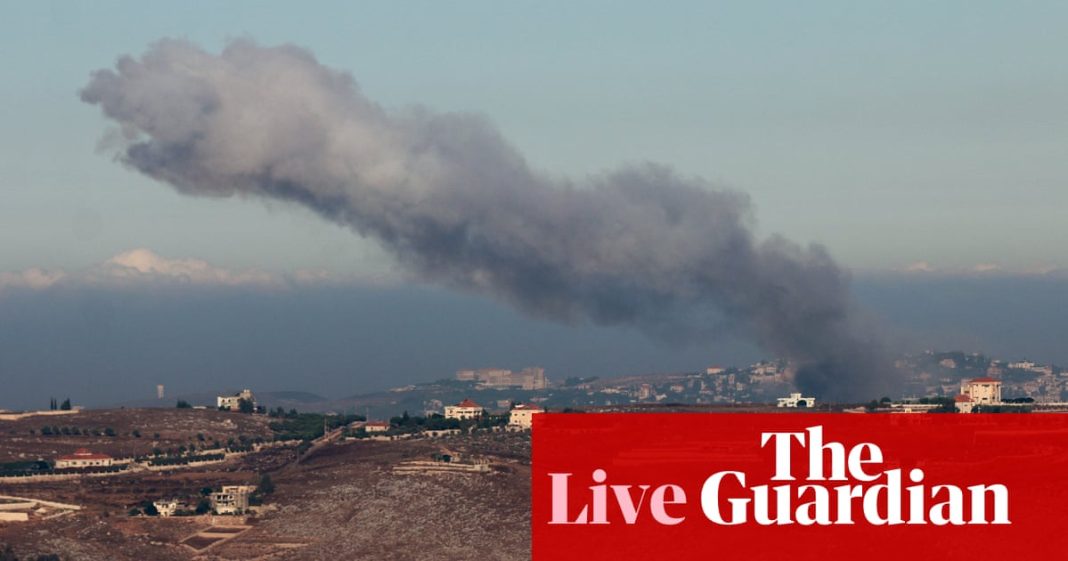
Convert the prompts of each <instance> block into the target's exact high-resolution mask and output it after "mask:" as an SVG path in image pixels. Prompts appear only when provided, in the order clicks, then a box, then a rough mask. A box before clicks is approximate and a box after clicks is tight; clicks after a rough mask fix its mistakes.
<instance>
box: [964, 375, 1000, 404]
mask: <svg viewBox="0 0 1068 561" xmlns="http://www.w3.org/2000/svg"><path fill="white" fill-rule="evenodd" d="M960 393H961V395H966V396H968V397H970V398H971V400H972V403H973V404H974V405H999V404H1000V403H1001V380H998V379H995V378H975V379H973V380H968V381H967V382H964V383H962V384H961V386H960Z"/></svg>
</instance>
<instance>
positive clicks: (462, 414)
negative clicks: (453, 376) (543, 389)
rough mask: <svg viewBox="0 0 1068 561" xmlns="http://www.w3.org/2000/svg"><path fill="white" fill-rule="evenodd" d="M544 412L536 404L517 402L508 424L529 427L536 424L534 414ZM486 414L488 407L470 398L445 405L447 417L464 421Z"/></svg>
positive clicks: (519, 427) (509, 413)
mask: <svg viewBox="0 0 1068 561" xmlns="http://www.w3.org/2000/svg"><path fill="white" fill-rule="evenodd" d="M544 412H545V409H543V408H542V407H539V406H537V405H534V404H530V403H519V404H516V405H514V406H512V408H511V409H510V410H509V411H508V426H509V427H512V428H516V429H529V428H531V427H532V426H533V425H534V415H537V414H538V413H544ZM485 414H486V409H485V408H484V407H482V406H481V405H479V404H477V403H475V402H474V401H471V399H469V398H468V399H464V400H463V401H461V402H460V403H457V404H456V405H446V406H445V418H446V419H457V420H460V421H464V420H470V419H479V418H481V417H482V416H483V415H485Z"/></svg>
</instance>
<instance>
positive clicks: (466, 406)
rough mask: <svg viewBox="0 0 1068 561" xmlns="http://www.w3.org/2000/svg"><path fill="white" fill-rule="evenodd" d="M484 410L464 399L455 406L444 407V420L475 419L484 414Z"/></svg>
mask: <svg viewBox="0 0 1068 561" xmlns="http://www.w3.org/2000/svg"><path fill="white" fill-rule="evenodd" d="M485 412H486V411H485V409H483V408H482V406H481V405H479V404H477V403H475V402H474V401H471V400H470V399H465V400H463V401H461V402H460V403H457V404H456V405H446V406H445V418H446V419H460V420H461V421H462V420H464V419H477V418H479V417H481V416H482V414H483V413H485Z"/></svg>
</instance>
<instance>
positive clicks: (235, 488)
mask: <svg viewBox="0 0 1068 561" xmlns="http://www.w3.org/2000/svg"><path fill="white" fill-rule="evenodd" d="M255 490H256V486H255V485H223V487H222V490H220V491H219V492H218V493H212V494H211V508H212V509H213V510H214V511H215V512H216V513H217V514H244V513H245V511H247V510H248V498H249V496H250V495H252V493H253V492H254V491H255Z"/></svg>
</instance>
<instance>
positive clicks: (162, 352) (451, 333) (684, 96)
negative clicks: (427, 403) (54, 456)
mask: <svg viewBox="0 0 1068 561" xmlns="http://www.w3.org/2000/svg"><path fill="white" fill-rule="evenodd" d="M0 13H3V18H0V76H3V77H4V79H3V87H0V123H3V127H0V351H2V352H0V378H5V377H6V378H10V379H15V381H16V384H15V385H14V386H12V388H13V389H12V388H9V389H12V391H10V392H8V394H7V395H6V396H4V400H5V402H4V403H0V407H3V406H8V407H11V406H32V405H36V404H39V403H43V399H44V397H45V396H47V395H50V394H49V393H48V392H50V391H53V390H54V388H55V387H56V386H57V385H58V386H61V387H67V388H71V389H72V391H73V392H74V393H75V394H76V395H75V396H74V397H75V399H76V401H84V402H87V403H96V404H103V403H109V402H114V401H115V400H117V399H120V398H122V399H125V398H133V397H137V396H142V395H153V394H154V391H155V384H157V383H166V384H167V385H168V388H174V389H175V390H177V391H193V390H200V389H204V388H205V387H208V386H212V385H215V386H219V388H209V389H220V388H223V387H239V386H242V387H243V385H244V384H253V385H255V386H256V387H257V388H264V389H308V390H310V391H320V392H325V393H330V394H334V395H347V394H349V393H356V392H358V391H362V390H367V389H377V388H381V387H388V386H390V385H394V384H396V383H402V382H404V383H406V382H410V381H420V380H429V379H435V378H440V377H442V376H448V375H449V373H450V372H451V371H452V370H453V369H455V368H460V367H465V368H467V367H480V366H503V367H512V368H519V367H523V366H526V365H529V364H534V363H538V364H542V365H545V366H547V367H548V368H549V369H550V375H552V376H557V377H566V376H567V375H570V374H596V375H612V374H633V373H641V372H648V371H655V370H679V369H699V368H703V367H704V366H706V365H707V364H711V363H719V362H723V363H740V362H744V361H747V360H753V359H755V358H757V357H759V356H762V355H761V354H760V351H758V350H755V349H754V348H753V347H752V346H751V345H747V344H745V343H743V342H740V341H735V340H729V341H716V342H710V343H709V344H708V345H705V346H701V347H689V348H685V349H683V348H679V347H677V346H674V345H667V344H664V342H663V341H656V340H650V339H648V338H644V337H641V336H639V335H638V334H637V333H636V332H635V331H633V330H630V329H627V328H609V329H600V328H593V327H591V326H589V325H555V324H547V323H545V322H540V321H537V320H532V319H529V318H525V317H523V316H521V315H519V314H517V313H516V312H514V311H512V310H510V309H508V308H507V307H506V306H503V305H500V304H495V303H492V302H487V301H483V300H482V299H479V298H474V297H471V296H468V295H457V294H449V293H447V292H442V291H438V290H426V289H425V288H413V287H411V286H399V287H396V286H393V287H388V288H384V287H382V286H380V285H377V284H372V285H366V284H361V283H357V284H356V285H345V284H344V283H341V285H340V286H339V285H337V284H331V282H326V283H325V284H323V283H321V282H320V281H319V280H317V279H318V277H315V276H311V277H305V276H301V274H300V273H299V271H301V270H307V269H313V270H322V271H325V272H326V273H327V276H328V278H333V277H330V273H336V274H338V275H341V276H342V277H341V278H349V277H348V275H357V276H361V277H363V276H370V277H375V278H377V277H378V276H379V275H386V276H387V278H389V277H388V275H390V274H391V272H392V271H393V268H392V266H391V260H390V258H389V256H388V255H386V254H385V253H384V252H383V251H381V250H380V249H378V248H377V247H375V246H374V245H373V244H372V243H371V242H366V241H362V240H360V239H359V238H358V237H356V236H354V235H352V234H351V233H349V232H348V231H345V230H343V229H342V228H340V227H338V226H336V225H332V224H330V223H328V222H326V221H323V220H321V219H319V218H317V217H315V216H313V215H312V214H311V213H310V212H308V211H306V210H302V209H301V208H299V207H297V206H294V205H280V204H270V203H264V202H262V201H260V200H241V199H225V200H209V199H204V198H193V197H185V196H180V195H178V194H176V193H175V192H174V191H173V190H172V189H171V188H170V187H166V186H163V185H157V184H154V183H153V182H152V181H151V180H150V179H147V178H146V177H145V176H143V175H141V174H139V173H135V172H133V171H130V170H127V169H125V168H123V167H122V166H121V165H119V164H117V163H115V162H113V161H112V159H111V156H109V155H107V154H104V153H102V152H100V151H98V150H97V148H96V147H97V144H98V142H99V140H100V138H101V136H102V134H103V133H104V131H105V130H106V129H107V128H108V126H109V123H107V122H106V121H105V119H104V118H103V117H102V116H100V115H99V113H98V109H97V108H96V107H92V106H89V105H86V104H84V103H82V102H80V101H79V99H78V95H77V92H78V90H79V89H80V88H82V87H83V86H84V85H85V84H86V83H87V82H88V79H89V73H90V72H91V71H93V70H95V69H99V68H107V67H111V66H112V65H113V64H114V62H115V60H116V59H117V57H119V56H121V55H126V54H130V55H135V56H137V55H140V54H141V53H142V52H144V51H145V49H146V48H147V47H148V45H150V44H151V43H152V42H153V41H156V40H158V39H160V38H163V37H178V38H185V39H189V40H191V41H194V42H196V43H198V44H200V45H202V46H204V47H205V48H207V49H209V50H211V51H218V50H219V49H220V48H221V47H222V46H223V45H225V44H226V43H227V41H228V40H231V39H234V38H251V39H254V40H256V41H258V42H260V43H263V44H266V45H274V44H279V43H287V42H289V43H294V44H297V45H300V46H302V47H305V48H308V49H310V50H311V51H312V52H314V53H315V54H316V56H317V57H318V58H319V59H320V60H321V61H322V62H323V63H325V64H328V65H330V66H332V67H334V68H338V69H345V70H348V71H350V72H351V73H352V74H353V75H354V76H355V78H356V80H357V81H358V82H359V83H360V84H361V86H362V88H363V89H364V91H365V92H366V94H367V95H368V96H369V97H370V98H371V99H374V100H376V101H378V102H379V103H381V104H383V105H384V106H386V107H390V108H401V107H405V106H408V105H410V104H423V105H425V106H427V107H430V108H432V109H435V110H438V111H468V112H477V113H482V114H485V115H487V116H488V117H489V118H490V119H491V120H492V121H493V122H494V123H495V124H496V125H497V126H498V127H499V128H500V130H501V131H502V133H503V134H504V135H505V137H507V138H508V139H509V140H510V142H511V143H512V144H514V145H515V146H516V147H517V148H518V149H519V150H520V151H522V152H523V153H524V154H525V155H526V157H527V158H528V160H529V161H530V162H531V163H532V164H533V166H534V167H536V168H539V169H540V170H542V171H543V172H546V173H548V174H552V175H557V174H559V175H567V176H571V177H582V176H583V175H585V174H593V173H598V172H601V171H603V170H605V169H607V168H612V167H615V166H617V165H619V164H621V163H632V162H641V161H645V160H651V161H656V162H661V163H665V164H669V165H671V166H673V167H674V168H676V169H677V170H678V171H679V172H680V173H682V174H684V175H696V176H702V177H705V178H708V179H710V180H712V181H714V182H716V183H718V184H720V185H723V186H725V187H730V188H734V189H737V190H740V191H744V192H746V193H748V194H749V195H750V196H751V197H752V199H753V202H754V205H755V208H756V219H757V220H758V223H759V226H758V230H759V232H761V234H762V235H768V234H771V233H781V234H784V235H786V236H788V237H789V238H791V239H794V240H797V241H800V242H809V241H814V242H819V243H823V244H825V245H826V246H827V247H828V248H829V249H830V251H831V253H832V254H833V255H834V256H835V257H836V258H837V259H838V260H839V261H840V262H841V263H842V264H844V265H845V266H847V267H849V268H851V269H854V270H857V271H859V272H861V274H860V275H859V277H860V279H859V282H858V283H857V284H856V286H855V293H856V294H857V296H858V299H859V300H860V302H861V303H862V304H863V305H865V306H866V307H868V308H869V309H870V310H871V311H872V312H874V314H875V315H876V316H878V317H879V318H880V319H881V320H883V321H884V322H885V323H886V324H887V326H888V331H890V332H891V333H892V337H890V338H891V339H894V347H895V349H897V348H907V349H922V348H928V347H941V348H963V349H965V350H970V351H985V352H991V353H995V354H997V355H999V356H1002V357H1004V358H1021V357H1023V356H1029V357H1030V358H1033V359H1036V360H1039V361H1060V362H1064V361H1065V360H1068V359H1066V358H1065V357H1066V356H1068V355H1065V350H1064V347H1063V344H1062V343H1063V340H1064V337H1063V333H1064V332H1065V329H1066V324H1065V321H1066V320H1065V318H1068V310H1066V309H1065V306H1066V305H1068V299H1066V298H1064V294H1065V291H1066V290H1068V282H1065V281H1064V276H1063V275H1060V276H1057V275H1054V276H1052V277H1049V278H1046V277H1040V276H1027V275H1025V276H1022V277H1014V276H1013V275H1003V276H999V275H971V274H967V275H956V274H952V273H964V272H968V271H970V270H972V269H973V268H975V267H976V266H982V268H983V269H984V270H989V269H991V268H992V267H994V266H996V267H1000V268H1001V269H1002V270H1003V271H1006V272H1021V273H1029V272H1035V271H1043V270H1050V269H1061V270H1065V269H1068V245H1066V244H1064V243H1063V239H1064V238H1065V232H1066V231H1068V189H1066V188H1065V179H1066V178H1068V157H1066V156H1068V140H1066V138H1068V135H1066V131H1068V105H1066V104H1065V103H1064V101H1065V99H1068V59H1065V57H1064V53H1065V52H1068V35H1066V34H1064V33H1063V28H1064V22H1065V21H1068V3H1063V2H1014V3H1009V2H975V1H973V2H938V3H929V2H886V3H875V2H863V3H858V2H805V3H788V2H777V3H769V2H733V3H711V2H675V3H672V4H671V5H670V6H663V5H654V4H652V3H628V2H567V3H564V2H556V3H548V2H507V3H505V2H450V3H445V2H379V3H356V2H336V3H330V2H318V3H315V4H314V5H312V6H310V7H309V6H306V5H303V4H297V3H289V4H281V3H271V2H237V1H228V2H171V3H165V2H151V3H148V2H114V1H101V2H92V3H90V2H82V3H74V2H69V3H68V2H44V1H40V2H14V1H10V0H0ZM280 87H284V84H281V85H280ZM136 248H147V249H145V250H138V251H130V250H133V249H136ZM149 250H150V251H149ZM201 260H203V261H201ZM34 267H41V268H44V269H48V270H51V271H53V273H37V272H33V273H32V274H23V273H19V272H21V271H25V270H27V269H30V268H34ZM909 267H912V268H913V269H925V270H926V269H932V270H935V271H941V272H948V273H951V274H948V275H938V274H933V275H932V274H918V275H917V274H912V275H871V274H868V273H870V272H872V271H888V270H901V269H905V268H909ZM56 271H65V273H55V272H56ZM13 272H14V274H13ZM5 275H6V276H5ZM64 275H65V276H64ZM131 275H133V277H137V276H138V275H142V276H144V277H145V278H146V279H147V280H148V281H150V283H155V284H153V285H152V286H153V287H154V288H146V287H145V286H143V285H140V284H138V283H135V282H132V281H131ZM57 279H58V280H57ZM190 282H191V283H192V284H193V285H196V286H194V287H192V288H191V287H190V286H189V285H188V284H183V283H190ZM201 284H203V287H200V285H201ZM5 285H6V286H7V287H8V288H11V287H14V289H13V291H12V292H10V293H5V292H4V290H5ZM247 285H251V286H253V287H254V288H255V290H246V286H247ZM27 286H29V287H30V288H40V287H51V289H50V290H45V291H38V290H22V289H24V288H26V287H27ZM279 286H288V287H290V288H291V289H292V290H289V291H287V290H281V291H279V290H277V287H279ZM234 287H237V288H236V289H235V288H234ZM428 314H429V315H430V316H432V317H428ZM898 339H900V340H901V341H900V342H899V341H897V340H898ZM294 372H298V373H299V376H297V378H294ZM113 388H122V391H121V392H119V393H122V395H116V394H115V392H113V391H112V389H113ZM123 392H125V393H123ZM109 400H110V401H109Z"/></svg>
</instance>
